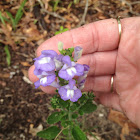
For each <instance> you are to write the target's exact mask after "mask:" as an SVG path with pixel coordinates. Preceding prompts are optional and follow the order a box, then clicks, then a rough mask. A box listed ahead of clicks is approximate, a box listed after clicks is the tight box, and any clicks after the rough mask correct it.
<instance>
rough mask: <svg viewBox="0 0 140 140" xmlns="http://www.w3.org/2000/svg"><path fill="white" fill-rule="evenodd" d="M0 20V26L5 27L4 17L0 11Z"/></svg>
mask: <svg viewBox="0 0 140 140" xmlns="http://www.w3.org/2000/svg"><path fill="white" fill-rule="evenodd" d="M0 20H1V22H2V24H3V25H5V21H4V17H3V16H2V14H1V11H0Z"/></svg>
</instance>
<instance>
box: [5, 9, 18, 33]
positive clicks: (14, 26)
mask: <svg viewBox="0 0 140 140" xmlns="http://www.w3.org/2000/svg"><path fill="white" fill-rule="evenodd" d="M6 13H7V15H8V17H9V18H10V20H11V22H12V26H13V28H14V30H15V28H16V24H15V19H14V18H13V16H12V14H11V13H10V12H8V11H6Z"/></svg>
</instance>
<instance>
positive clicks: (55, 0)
mask: <svg viewBox="0 0 140 140" xmlns="http://www.w3.org/2000/svg"><path fill="white" fill-rule="evenodd" d="M60 2H61V1H60V0H51V1H50V2H49V4H50V5H51V6H52V8H53V11H54V12H55V11H56V10H57V9H58V4H59V3H60Z"/></svg>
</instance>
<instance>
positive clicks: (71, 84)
mask: <svg viewBox="0 0 140 140" xmlns="http://www.w3.org/2000/svg"><path fill="white" fill-rule="evenodd" d="M75 83H76V82H75V80H72V79H71V80H70V81H69V86H70V89H73V87H74V86H75Z"/></svg>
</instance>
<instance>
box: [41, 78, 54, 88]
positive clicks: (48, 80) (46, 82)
mask: <svg viewBox="0 0 140 140" xmlns="http://www.w3.org/2000/svg"><path fill="white" fill-rule="evenodd" d="M54 80H55V75H49V76H46V77H43V78H41V79H40V85H42V86H43V87H45V86H49V85H51V83H52V82H53V81H54Z"/></svg>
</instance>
